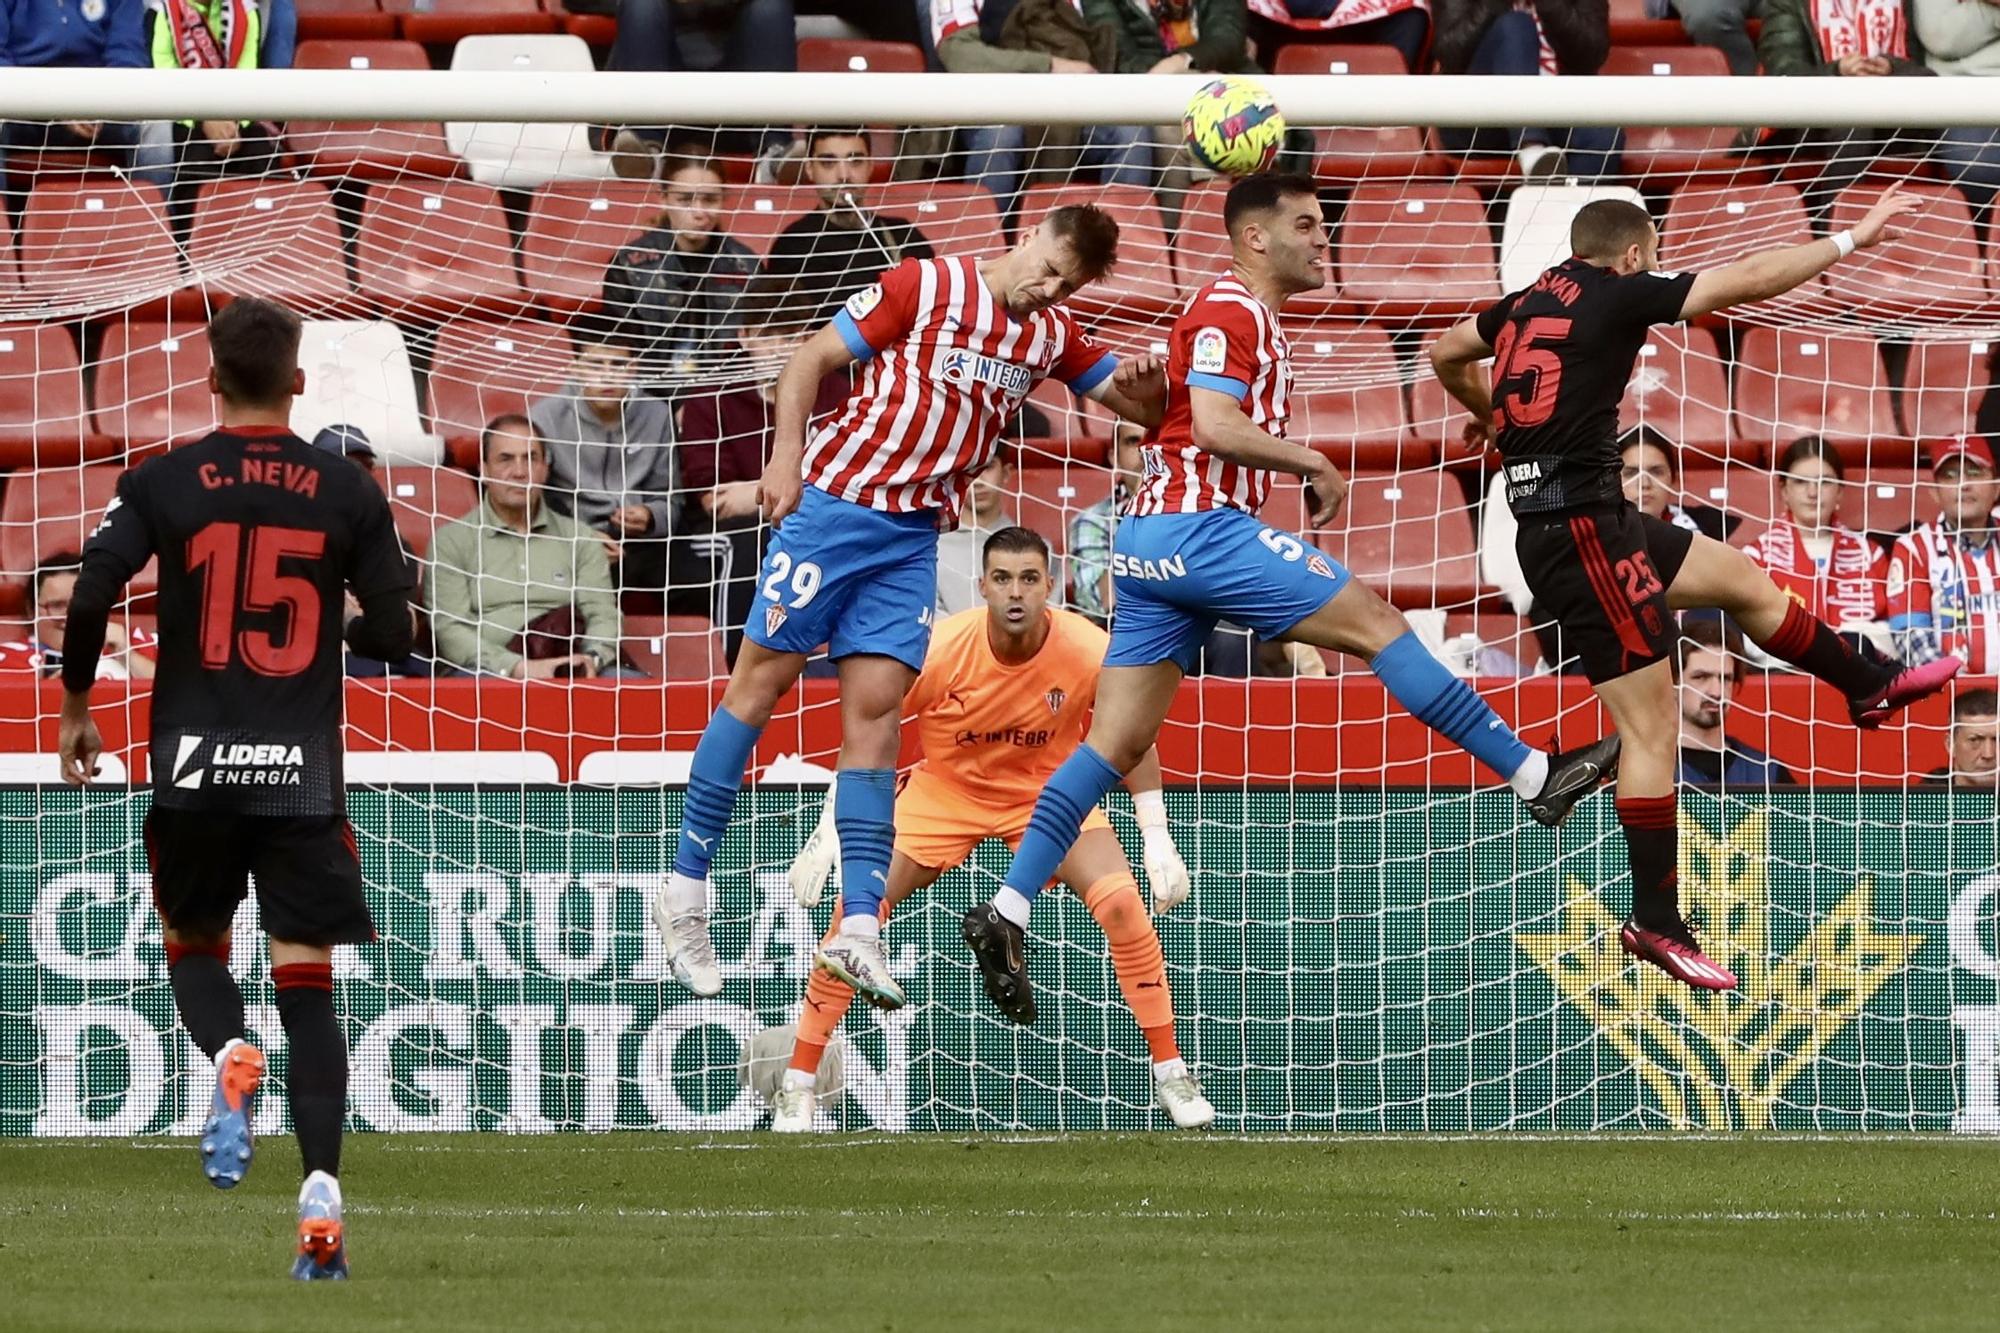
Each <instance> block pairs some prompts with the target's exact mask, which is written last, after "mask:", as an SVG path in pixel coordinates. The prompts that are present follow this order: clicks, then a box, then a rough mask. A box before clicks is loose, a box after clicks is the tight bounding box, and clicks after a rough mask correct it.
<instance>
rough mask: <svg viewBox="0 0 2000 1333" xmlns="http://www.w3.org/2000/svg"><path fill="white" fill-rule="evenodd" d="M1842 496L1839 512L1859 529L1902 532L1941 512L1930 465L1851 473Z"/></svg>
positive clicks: (1864, 530) (1881, 467) (1875, 467)
mask: <svg viewBox="0 0 2000 1333" xmlns="http://www.w3.org/2000/svg"><path fill="white" fill-rule="evenodd" d="M1848 482H1849V484H1848V487H1847V492H1846V494H1845V495H1843V496H1842V497H1841V502H1840V516H1841V517H1842V518H1844V519H1846V520H1847V525H1848V526H1849V527H1851V528H1854V529H1855V530H1856V531H1859V532H1875V533H1884V534H1887V533H1894V532H1901V531H1903V530H1904V529H1905V528H1908V527H1910V526H1912V525H1914V524H1917V523H1928V522H1930V521H1931V520H1932V519H1934V518H1936V517H1937V516H1938V511H1939V505H1938V501H1937V495H1936V492H1935V489H1934V488H1933V486H1932V484H1931V473H1930V469H1929V468H1918V467H1908V466H1904V467H1884V466H1882V465H1880V464H1877V465H1876V466H1874V467H1871V468H1869V469H1868V470H1867V471H1866V472H1864V473H1854V474H1850V476H1849V478H1848Z"/></svg>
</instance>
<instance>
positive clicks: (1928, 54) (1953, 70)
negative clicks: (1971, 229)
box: [1910, 0, 2000, 210]
mask: <svg viewBox="0 0 2000 1333" xmlns="http://www.w3.org/2000/svg"><path fill="white" fill-rule="evenodd" d="M1910 8H1911V11H1912V18H1913V19H1914V22H1913V24H1912V26H1913V27H1914V28H1915V30H1916V36H1917V42H1918V43H1919V45H1921V46H1922V48H1923V51H1924V64H1925V65H1927V66H1928V67H1929V68H1930V70H1931V72H1932V73H1934V74H1939V75H1942V76H1944V77H1946V78H1958V77H1962V76H1967V75H1970V76H1973V77H1980V76H1986V77H1991V76H1993V75H1995V74H2000V8H1996V7H1995V6H1993V5H1991V4H1968V3H1966V2H1965V0H1913V3H1912V4H1911V6H1910ZM1931 151H1932V152H1933V153H1935V154H1936V155H1937V156H1938V158H1940V159H1941V160H1942V161H1944V162H1946V163H1947V164H1949V166H1948V170H1947V174H1956V175H1957V178H1958V183H1959V186H1960V188H1962V189H1964V190H1965V191H1966V193H1968V194H1970V195H1972V196H1973V200H1972V202H1973V206H1974V208H1975V210H1977V209H1979V208H1983V207H1984V206H1985V205H1986V204H1988V203H1990V202H1991V201H1992V190H1993V184H1994V181H1993V173H1994V163H1996V162H2000V129H1990V128H1980V129H1967V128H1959V129H1950V130H1945V131H1943V132H1942V133H1941V134H1939V135H1938V136H1937V138H1936V140H1935V141H1934V143H1933V146H1932V150H1931Z"/></svg>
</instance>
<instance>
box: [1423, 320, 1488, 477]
mask: <svg viewBox="0 0 2000 1333" xmlns="http://www.w3.org/2000/svg"><path fill="white" fill-rule="evenodd" d="M1492 355H1493V349H1492V348H1491V347H1488V346H1487V345H1486V339H1484V338H1482V337H1480V336H1479V321H1478V320H1476V319H1468V320H1464V321H1462V322H1461V323H1459V324H1456V325H1454V326H1453V327H1451V328H1450V329H1448V330H1446V331H1445V335H1444V337H1442V338H1439V339H1438V340H1437V341H1436V342H1434V343H1432V344H1431V373H1432V374H1433V375H1435V376H1437V381H1438V383H1439V384H1441V385H1443V386H1444V391H1445V392H1446V393H1448V394H1450V395H1451V396H1452V397H1453V398H1456V399H1457V400H1458V401H1459V402H1460V403H1462V404H1464V405H1465V410H1466V411H1468V412H1470V413H1471V414H1472V420H1471V421H1469V422H1467V423H1466V427H1465V442H1466V444H1467V445H1468V446H1470V447H1471V448H1473V449H1475V450H1478V449H1484V448H1485V447H1486V444H1487V441H1488V440H1489V439H1490V438H1491V434H1492V425H1491V423H1492V421H1493V393H1492V390H1491V388H1490V387H1489V386H1488V385H1487V383H1486V373H1485V372H1484V371H1482V370H1481V369H1480V368H1479V363H1480V362H1482V361H1484V360H1486V359H1487V358H1488V357H1490V356H1492Z"/></svg>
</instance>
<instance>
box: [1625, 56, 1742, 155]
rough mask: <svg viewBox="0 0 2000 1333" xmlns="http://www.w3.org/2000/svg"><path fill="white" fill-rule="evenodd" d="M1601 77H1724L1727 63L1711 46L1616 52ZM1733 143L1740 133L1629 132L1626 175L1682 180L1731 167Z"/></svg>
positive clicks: (1709, 129) (1714, 129)
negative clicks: (1707, 169) (1708, 171)
mask: <svg viewBox="0 0 2000 1333" xmlns="http://www.w3.org/2000/svg"><path fill="white" fill-rule="evenodd" d="M1597 72H1598V73H1599V74H1605V75H1619V76H1627V77H1636V76H1644V75H1655V76H1658V77H1663V78H1679V77H1687V76H1690V75H1725V76H1726V75H1727V74H1728V73H1729V62H1728V61H1727V60H1725V59H1724V58H1723V55H1722V52H1720V51H1718V50H1716V49H1715V48H1714V47H1712V46H1624V47H1617V46H1614V47H1613V48H1611V54H1610V56H1609V57H1607V58H1606V60H1605V62H1604V67H1603V68H1602V69H1600V70H1598V71H1597ZM1735 139H1736V131H1735V130H1734V129H1733V128H1730V127H1727V126H1686V125H1675V126H1663V125H1650V126H1647V125H1633V126H1627V127H1626V129H1625V171H1626V172H1627V173H1628V174H1629V175H1634V176H1684V175H1687V174H1688V173H1689V172H1694V171H1701V170H1703V169H1705V168H1712V167H1722V166H1729V165H1732V164H1733V159H1732V158H1731V156H1730V150H1731V147H1732V145H1733V144H1734V142H1735Z"/></svg>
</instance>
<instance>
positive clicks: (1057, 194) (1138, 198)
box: [1020, 185, 1180, 319]
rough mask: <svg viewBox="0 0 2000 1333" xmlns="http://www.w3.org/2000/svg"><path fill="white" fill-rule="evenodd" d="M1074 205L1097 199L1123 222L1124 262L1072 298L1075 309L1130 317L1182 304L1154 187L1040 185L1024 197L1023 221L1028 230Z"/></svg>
mask: <svg viewBox="0 0 2000 1333" xmlns="http://www.w3.org/2000/svg"><path fill="white" fill-rule="evenodd" d="M1068 204H1095V205H1097V207H1099V208H1101V209H1103V210H1104V211H1105V212H1106V213H1109V214H1110V215H1111V217H1112V219H1113V220H1114V221H1116V222H1117V223H1118V267H1117V268H1116V269H1114V270H1113V271H1112V272H1111V274H1110V275H1109V276H1108V277H1105V278H1102V279H1100V280H1098V281H1097V282H1093V283H1091V284H1090V285H1089V286H1088V287H1085V288H1084V289H1083V290H1082V291H1080V292H1078V293H1077V294H1076V295H1075V296H1073V297H1071V298H1070V299H1069V302H1068V305H1069V307H1070V308H1071V309H1073V310H1079V311H1090V310H1100V311H1111V312H1115V313H1116V314H1118V315H1120V316H1123V317H1126V318H1128V319H1129V318H1131V317H1134V316H1138V315H1144V314H1155V315H1158V314H1165V313H1167V312H1168V311H1169V310H1173V309H1174V308H1175V307H1177V306H1178V305H1179V303H1180V284H1178V283H1177V282H1175V281H1174V266H1173V260H1172V254H1171V252H1170V251H1169V249H1168V247H1167V233H1166V229H1165V227H1163V226H1162V225H1161V223H1160V210H1159V208H1158V207H1156V206H1155V204H1154V202H1153V193H1152V191H1150V190H1144V189H1141V188H1139V187H1138V186H1136V185H1038V186H1035V187H1034V188H1032V189H1030V190H1027V191H1026V192H1024V193H1023V195H1022V196H1021V212H1020V226H1021V228H1022V229H1023V230H1024V231H1025V230H1026V229H1030V228H1033V227H1037V226H1040V225H1041V221H1042V219H1043V218H1044V217H1047V216H1048V215H1049V213H1050V212H1052V211H1053V210H1055V209H1058V208H1061V207H1063V206H1065V205H1068Z"/></svg>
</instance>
